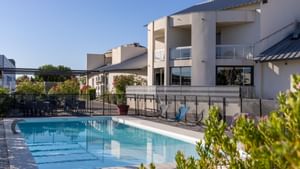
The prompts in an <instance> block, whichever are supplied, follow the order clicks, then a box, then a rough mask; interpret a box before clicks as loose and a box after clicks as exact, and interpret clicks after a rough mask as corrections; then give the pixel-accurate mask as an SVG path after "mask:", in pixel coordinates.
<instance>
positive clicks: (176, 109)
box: [174, 95, 177, 117]
mask: <svg viewBox="0 0 300 169" xmlns="http://www.w3.org/2000/svg"><path fill="white" fill-rule="evenodd" d="M176 102H177V101H176V95H175V96H174V107H175V111H174V117H176V112H177V109H176V107H177V106H176Z"/></svg>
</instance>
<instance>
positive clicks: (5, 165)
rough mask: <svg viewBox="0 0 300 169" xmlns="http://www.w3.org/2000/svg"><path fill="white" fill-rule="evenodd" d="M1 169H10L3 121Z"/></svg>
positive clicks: (0, 133)
mask: <svg viewBox="0 0 300 169" xmlns="http://www.w3.org/2000/svg"><path fill="white" fill-rule="evenodd" d="M0 168H4V169H8V168H9V161H8V152H7V146H6V140H5V131H4V124H3V121H0Z"/></svg>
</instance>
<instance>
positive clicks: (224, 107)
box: [223, 97, 226, 122]
mask: <svg viewBox="0 0 300 169" xmlns="http://www.w3.org/2000/svg"><path fill="white" fill-rule="evenodd" d="M223 120H224V122H226V98H225V97H223Z"/></svg>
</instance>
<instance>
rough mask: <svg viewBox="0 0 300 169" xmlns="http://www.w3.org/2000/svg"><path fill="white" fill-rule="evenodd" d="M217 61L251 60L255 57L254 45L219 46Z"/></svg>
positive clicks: (217, 48)
mask: <svg viewBox="0 0 300 169" xmlns="http://www.w3.org/2000/svg"><path fill="white" fill-rule="evenodd" d="M216 55H217V59H249V60H252V59H253V57H254V46H253V45H217V47H216Z"/></svg>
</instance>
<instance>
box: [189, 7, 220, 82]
mask: <svg viewBox="0 0 300 169" xmlns="http://www.w3.org/2000/svg"><path fill="white" fill-rule="evenodd" d="M215 85H216V13H215V12H203V13H202V12H201V13H193V14H192V86H215Z"/></svg>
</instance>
